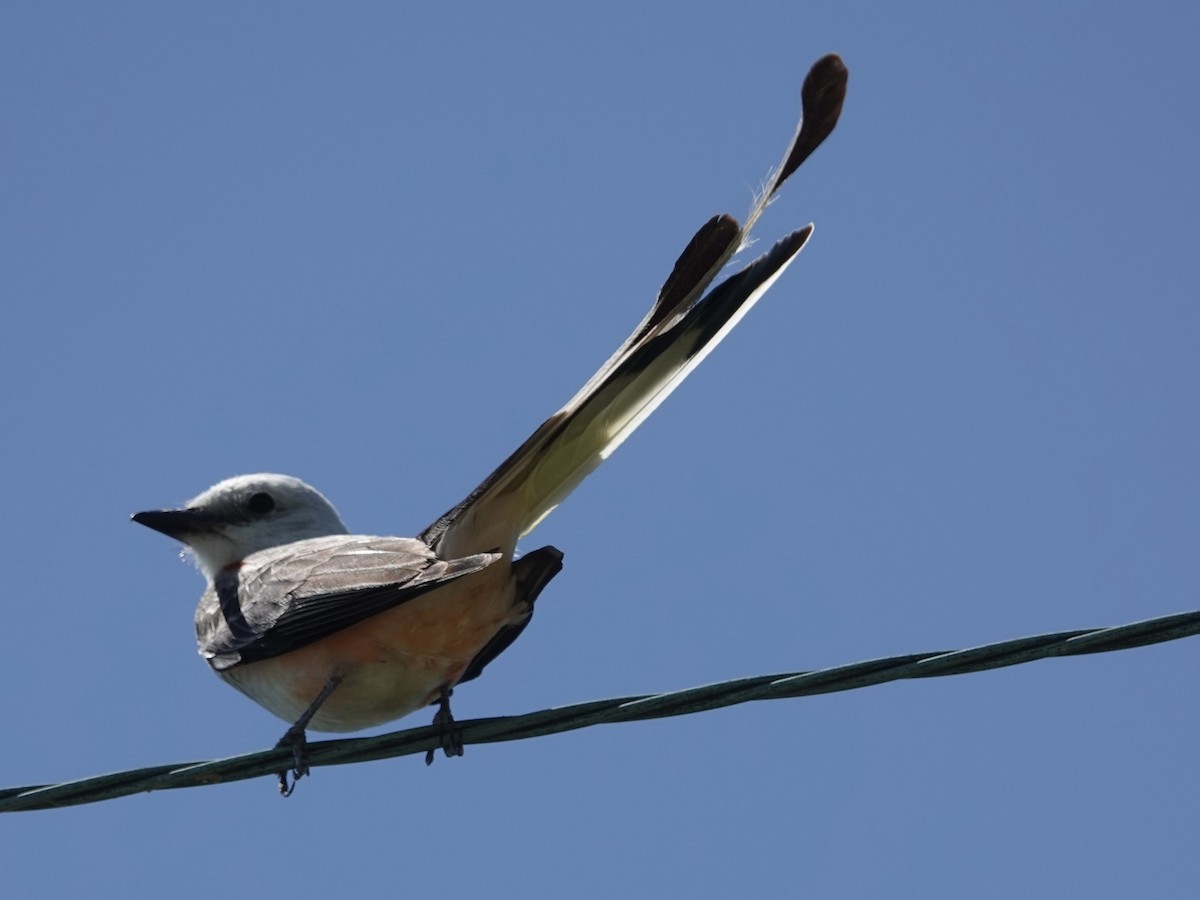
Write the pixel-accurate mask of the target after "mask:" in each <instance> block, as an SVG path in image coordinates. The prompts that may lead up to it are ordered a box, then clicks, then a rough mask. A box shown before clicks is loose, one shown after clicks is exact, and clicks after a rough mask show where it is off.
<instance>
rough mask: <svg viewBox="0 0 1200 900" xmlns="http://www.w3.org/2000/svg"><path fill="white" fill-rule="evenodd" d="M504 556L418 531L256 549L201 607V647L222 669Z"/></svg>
mask: <svg viewBox="0 0 1200 900" xmlns="http://www.w3.org/2000/svg"><path fill="white" fill-rule="evenodd" d="M499 558H500V554H498V553H479V554H475V555H473V556H467V557H463V558H461V559H452V560H443V559H439V558H438V557H437V555H436V554H435V553H434V552H433V550H431V549H430V548H429V545H428V544H426V543H424V542H423V541H420V540H417V539H415V538H390V537H369V536H359V535H334V536H330V537H321V538H312V539H310V540H306V541H296V542H295V543H292V544H284V545H283V546H281V547H273V548H271V549H269V550H263V551H261V552H259V553H254V554H252V555H250V556H248V557H246V559H245V560H244V561H243V563H242V565H241V566H240V567H239V568H237V569H235V570H230V571H228V572H221V573H220V574H219V575H218V576H217V577H216V578H215V579H214V581H213V585H212V587H211V588H209V589H208V590H207V591H206V592H205V594H204V596H203V597H202V598H201V599H200V605H199V607H198V608H197V609H196V640H197V643H198V644H199V647H200V653H201V655H202V656H204V657H205V658H206V659H207V660H208V661H209V663H210V664H211V665H212V667H213V668H214V669H216V670H217V671H221V670H224V669H228V668H230V667H231V666H235V665H238V664H239V663H249V662H255V661H257V660H262V659H268V658H270V657H273V656H278V655H280V654H281V653H287V652H288V651H290V650H296V649H298V648H300V647H303V646H305V645H306V644H310V643H312V642H313V641H316V640H320V639H321V638H323V637H326V636H328V635H330V634H333V633H335V632H338V631H341V630H342V629H344V628H349V627H350V626H351V625H355V624H357V623H358V622H361V621H362V620H363V619H366V618H369V617H370V616H373V615H376V614H378V613H381V612H383V611H384V610H387V609H391V608H392V607H394V606H399V605H400V604H402V603H405V602H407V601H409V600H412V599H413V598H414V597H419V596H420V595H421V594H423V593H425V592H426V591H429V590H432V589H433V588H436V587H438V586H439V585H442V584H445V583H446V582H448V581H452V580H454V579H456V578H461V577H462V576H463V575H469V574H471V573H472V572H478V571H479V570H480V569H483V568H485V567H486V566H488V565H490V564H491V563H493V562H495V561H496V560H498V559H499Z"/></svg>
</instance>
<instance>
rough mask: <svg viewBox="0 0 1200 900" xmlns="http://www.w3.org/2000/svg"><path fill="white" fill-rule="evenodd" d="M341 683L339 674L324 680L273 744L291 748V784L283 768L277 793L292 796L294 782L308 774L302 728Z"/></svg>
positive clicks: (286, 771) (306, 744)
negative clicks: (316, 692) (312, 697)
mask: <svg viewBox="0 0 1200 900" xmlns="http://www.w3.org/2000/svg"><path fill="white" fill-rule="evenodd" d="M341 683H342V676H341V675H330V676H329V680H328V681H326V682H325V686H324V687H323V688H321V693H319V694H317V698H316V699H315V700H313V702H312V703H310V704H309V705H308V709H306V710H305V711H304V713H303V714H302V715H301V716H300V718H298V719H297V720H296V721H295V723H294V724H293V725H292V727H291V728H289V729H288V730H287V731H286V732H285V733H284V735H283V737H281V738H280V739H279V742H278V743H277V744H276V745H275V746H276V747H277V748H278V747H291V748H292V784H291V786H290V787H289V786H288V770H287V769H284V770H283V771H282V772H280V773H279V793H281V794H283V796H285V797H290V796H292V791H294V790H295V789H296V782H297V781H299V780H300V779H301V778H302V777H303V776H305V775H307V774H308V738H307V737H306V736H305V734H304V730H305V729H306V728H308V723H309V722H311V721H312V717H313V716H315V715H316V714H317V710H318V709H320V708H321V704H322V703H324V702H325V701H326V700H328V699H329V695H330V694H332V693H333V691H334V688H336V687H337V686H338V685H339V684H341Z"/></svg>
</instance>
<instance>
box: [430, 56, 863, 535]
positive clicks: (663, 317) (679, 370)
mask: <svg viewBox="0 0 1200 900" xmlns="http://www.w3.org/2000/svg"><path fill="white" fill-rule="evenodd" d="M847 74H848V73H847V70H846V67H845V66H844V65H843V64H842V61H841V60H840V59H839V58H838V57H837V56H835V55H832V54H831V55H829V56H826V57H823V58H822V59H820V60H819V61H818V62H817V63H816V64H815V65H814V66H813V68H812V70H811V71H810V72H809V74H808V77H807V78H806V79H805V82H804V87H803V89H802V91H801V99H802V105H803V118H802V120H801V123H800V126H799V128H798V129H797V131H796V134H795V136H794V137H793V138H792V142H791V144H790V145H789V147H788V152H787V154H786V155H785V156H784V160H783V163H782V164H781V165H780V167H779V168H778V169H777V170H776V171H775V172H774V173H773V175H772V177H771V178H770V179H769V180H768V182H767V184H766V185H765V186H764V189H763V191H762V193H761V194H760V196H759V197H758V198H757V200H756V202H755V203H754V206H753V207H752V209H751V211H750V215H749V216H748V217H747V219H746V223H745V224H744V225H739V224H738V222H737V220H736V219H734V218H733V217H732V216H728V215H720V216H714V217H713V218H712V219H710V220H709V221H708V222H706V223H705V224H704V225H703V226H702V227H701V228H700V230H699V231H698V232H696V234H695V236H694V237H693V238H692V240H691V241H690V242H689V244H688V246H687V247H686V248H685V249H684V251H683V253H682V254H681V255H680V257H679V259H678V260H677V261H676V263H675V266H674V268H673V270H672V271H671V274H670V276H669V277H668V278H667V281H666V283H665V284H664V285H663V287H662V289H661V290H660V291H659V294H658V298H657V300H656V301H655V303H654V306H653V308H652V309H651V310H650V312H649V313H647V315H646V317H645V318H644V319H643V320H642V321H641V323H640V324H639V325H638V327H637V328H636V329H634V331H633V333H632V334H631V335H630V336H629V338H628V339H627V340H626V341H625V342H624V343H623V344H622V345H621V346H620V347H619V348H618V349H617V351H616V353H614V354H613V355H612V357H610V358H609V360H608V362H606V363H605V364H604V365H603V366H601V367H600V369H599V371H597V372H596V374H595V375H593V376H592V377H591V378H590V379H589V380H588V382H587V384H585V385H584V386H583V388H581V389H580V391H579V393H577V394H576V395H575V396H574V397H573V398H571V400H570V401H569V402H568V403H567V404H566V405H565V406H564V407H563V408H562V409H560V410H559V411H558V412H556V413H555V414H554V415H552V416H551V417H550V418H549V419H547V420H546V421H545V422H544V423H542V425H541V426H540V427H539V428H538V429H537V430H536V431H535V432H534V433H533V434H532V435H531V436H530V437H529V438H528V439H527V440H526V441H525V442H524V443H523V444H522V445H521V446H520V447H518V448H517V450H516V451H515V452H514V453H513V454H512V455H511V456H509V457H508V459H506V460H505V461H504V462H503V463H501V464H500V466H499V467H498V468H497V469H496V470H495V471H494V472H493V473H492V474H491V475H489V476H488V477H487V478H486V479H485V480H484V481H483V483H482V484H480V485H479V487H477V488H476V489H475V490H474V491H472V492H471V494H470V495H469V496H468V497H467V498H466V499H465V500H463V501H462V502H461V503H459V504H458V505H457V506H455V507H454V508H453V509H451V510H450V511H449V512H447V513H446V514H445V515H443V516H442V517H441V518H439V519H438V520H437V521H436V522H434V523H433V524H432V525H430V526H429V527H428V528H427V529H425V531H424V532H423V533H422V534H421V538H422V539H423V540H425V541H426V542H427V543H428V544H430V545H431V546H432V547H434V548H435V549H436V550H438V552H439V554H440V555H442V556H443V557H449V556H460V555H463V554H467V553H475V552H481V551H482V550H491V549H500V550H502V551H505V552H510V551H511V550H512V547H513V546H514V545H515V543H516V541H517V540H518V539H519V538H520V537H522V536H524V535H525V534H528V533H529V532H530V531H532V530H533V529H534V528H535V527H536V526H537V524H538V523H539V522H541V521H542V519H544V518H545V517H546V516H547V515H549V514H550V512H551V511H552V510H553V509H554V508H555V507H556V506H557V505H558V504H559V503H560V502H561V501H562V500H563V499H564V498H565V497H566V496H567V495H568V494H569V493H570V492H571V491H572V490H574V489H575V487H576V486H578V484H579V483H580V482H581V481H582V480H583V479H584V478H585V477H587V475H588V474H589V473H590V472H591V471H592V470H593V469H595V468H596V467H597V466H598V465H600V463H601V462H603V461H604V460H605V459H607V458H608V457H609V456H610V455H611V454H612V453H613V451H614V450H616V448H617V447H619V446H620V445H621V443H622V442H623V441H624V440H625V439H626V438H627V437H628V436H629V435H630V434H632V433H633V431H634V429H636V428H637V427H638V425H640V424H641V423H642V422H643V421H645V419H646V418H647V417H648V416H649V415H650V414H651V413H652V412H653V411H654V410H655V409H656V408H657V407H658V405H659V404H660V403H662V401H663V400H665V399H666V398H667V396H668V395H669V394H670V393H671V391H673V390H674V389H675V388H676V387H678V386H679V384H680V382H682V381H683V379H684V378H686V377H687V375H688V374H689V373H690V372H691V371H692V370H693V369H694V368H695V367H696V366H697V365H699V364H700V362H701V361H702V360H703V359H704V357H705V356H707V355H708V354H709V353H710V352H711V351H712V349H713V348H714V347H716V345H717V344H718V343H720V342H721V340H722V339H723V338H724V337H725V335H727V334H728V333H729V332H730V331H731V330H732V329H733V327H734V326H735V325H736V324H737V323H738V322H739V321H740V320H741V318H742V316H744V315H745V314H746V313H747V312H749V310H750V308H751V307H752V306H754V304H755V303H756V302H757V301H758V299H759V298H760V297H762V295H763V294H765V293H766V292H767V290H768V289H769V288H770V287H771V285H773V284H774V283H775V281H776V279H777V278H779V276H780V275H781V274H783V271H784V269H786V268H787V267H788V265H789V264H790V263H791V261H792V260H793V259H795V258H796V255H797V254H798V253H799V252H800V250H801V249H802V248H803V247H804V245H805V243H806V242H807V241H808V238H809V236H810V235H811V234H812V231H813V226H812V225H807V226H805V227H804V228H801V229H799V230H798V231H794V232H792V233H791V234H789V235H788V236H787V237H785V238H783V239H782V240H780V241H779V242H778V243H777V244H775V246H774V247H772V248H771V249H770V250H769V251H768V252H767V253H765V254H763V255H762V256H760V257H759V258H758V259H756V260H754V261H753V262H752V263H750V264H749V265H747V266H746V267H745V268H743V269H742V270H741V271H739V272H738V273H736V274H735V275H732V276H731V277H729V278H727V279H726V280H724V281H722V282H721V283H720V284H719V285H717V287H715V288H713V289H712V290H711V291H708V293H707V294H706V293H705V291H706V290H707V289H708V286H709V285H710V284H711V283H712V281H713V279H714V278H715V277H716V275H717V274H718V273H719V272H720V271H721V269H722V268H723V267H724V266H725V264H726V263H727V262H728V261H729V259H730V258H731V257H732V256H733V255H734V253H736V252H737V251H738V249H740V248H741V247H742V246H743V245H744V244H745V241H746V239H747V237H748V235H749V233H750V229H751V228H753V226H754V224H755V223H756V222H757V220H758V218H759V216H760V215H761V214H762V212H763V210H764V209H765V208H766V206H767V204H768V203H769V202H770V201H771V199H772V198H773V197H774V196H775V194H776V192H777V191H778V190H779V188H780V186H781V185H782V184H783V182H784V181H785V180H786V179H787V178H788V176H789V175H791V174H792V172H794V171H795V170H796V169H797V168H798V167H799V165H800V164H801V163H802V162H803V161H804V160H805V159H806V158H807V157H808V156H809V155H810V154H811V153H812V152H813V150H815V149H816V148H817V146H819V145H820V143H821V142H822V141H823V140H824V139H825V138H826V137H828V135H829V134H830V132H832V130H833V128H834V126H835V125H836V124H837V119H838V115H839V114H840V112H841V107H842V101H843V99H844V97H845V91H846V80H847Z"/></svg>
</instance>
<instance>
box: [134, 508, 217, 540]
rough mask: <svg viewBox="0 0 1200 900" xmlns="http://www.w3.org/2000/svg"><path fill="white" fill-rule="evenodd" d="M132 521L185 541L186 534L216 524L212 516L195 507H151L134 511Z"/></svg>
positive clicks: (194, 532)
mask: <svg viewBox="0 0 1200 900" xmlns="http://www.w3.org/2000/svg"><path fill="white" fill-rule="evenodd" d="M133 521H135V522H137V523H138V524H139V525H145V526H146V527H147V528H153V529H154V530H155V531H158V532H161V533H162V534H165V535H166V536H167V537H173V538H175V540H177V541H184V542H185V543H186V538H187V536H188V535H190V534H201V533H203V532H206V531H212V530H213V528H214V527H215V526H216V524H217V522H216V519H215V518H214V517H213V516H211V515H210V514H208V513H205V512H200V511H199V510H196V509H151V510H147V511H146V512H140V513H134V514H133Z"/></svg>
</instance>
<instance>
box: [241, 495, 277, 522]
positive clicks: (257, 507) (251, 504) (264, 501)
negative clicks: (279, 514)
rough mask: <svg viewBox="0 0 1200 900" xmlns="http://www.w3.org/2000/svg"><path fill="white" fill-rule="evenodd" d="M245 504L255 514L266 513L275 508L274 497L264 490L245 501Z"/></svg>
mask: <svg viewBox="0 0 1200 900" xmlns="http://www.w3.org/2000/svg"><path fill="white" fill-rule="evenodd" d="M246 506H247V508H249V510H250V512H252V513H255V514H256V515H260V516H262V515H266V514H267V513H269V512H270V511H271V510H273V509H274V508H275V498H274V497H272V496H271V495H270V494H268V493H267V492H266V491H259V492H258V493H257V494H255V495H254V496H252V497H251V498H250V499H249V500H247V501H246Z"/></svg>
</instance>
